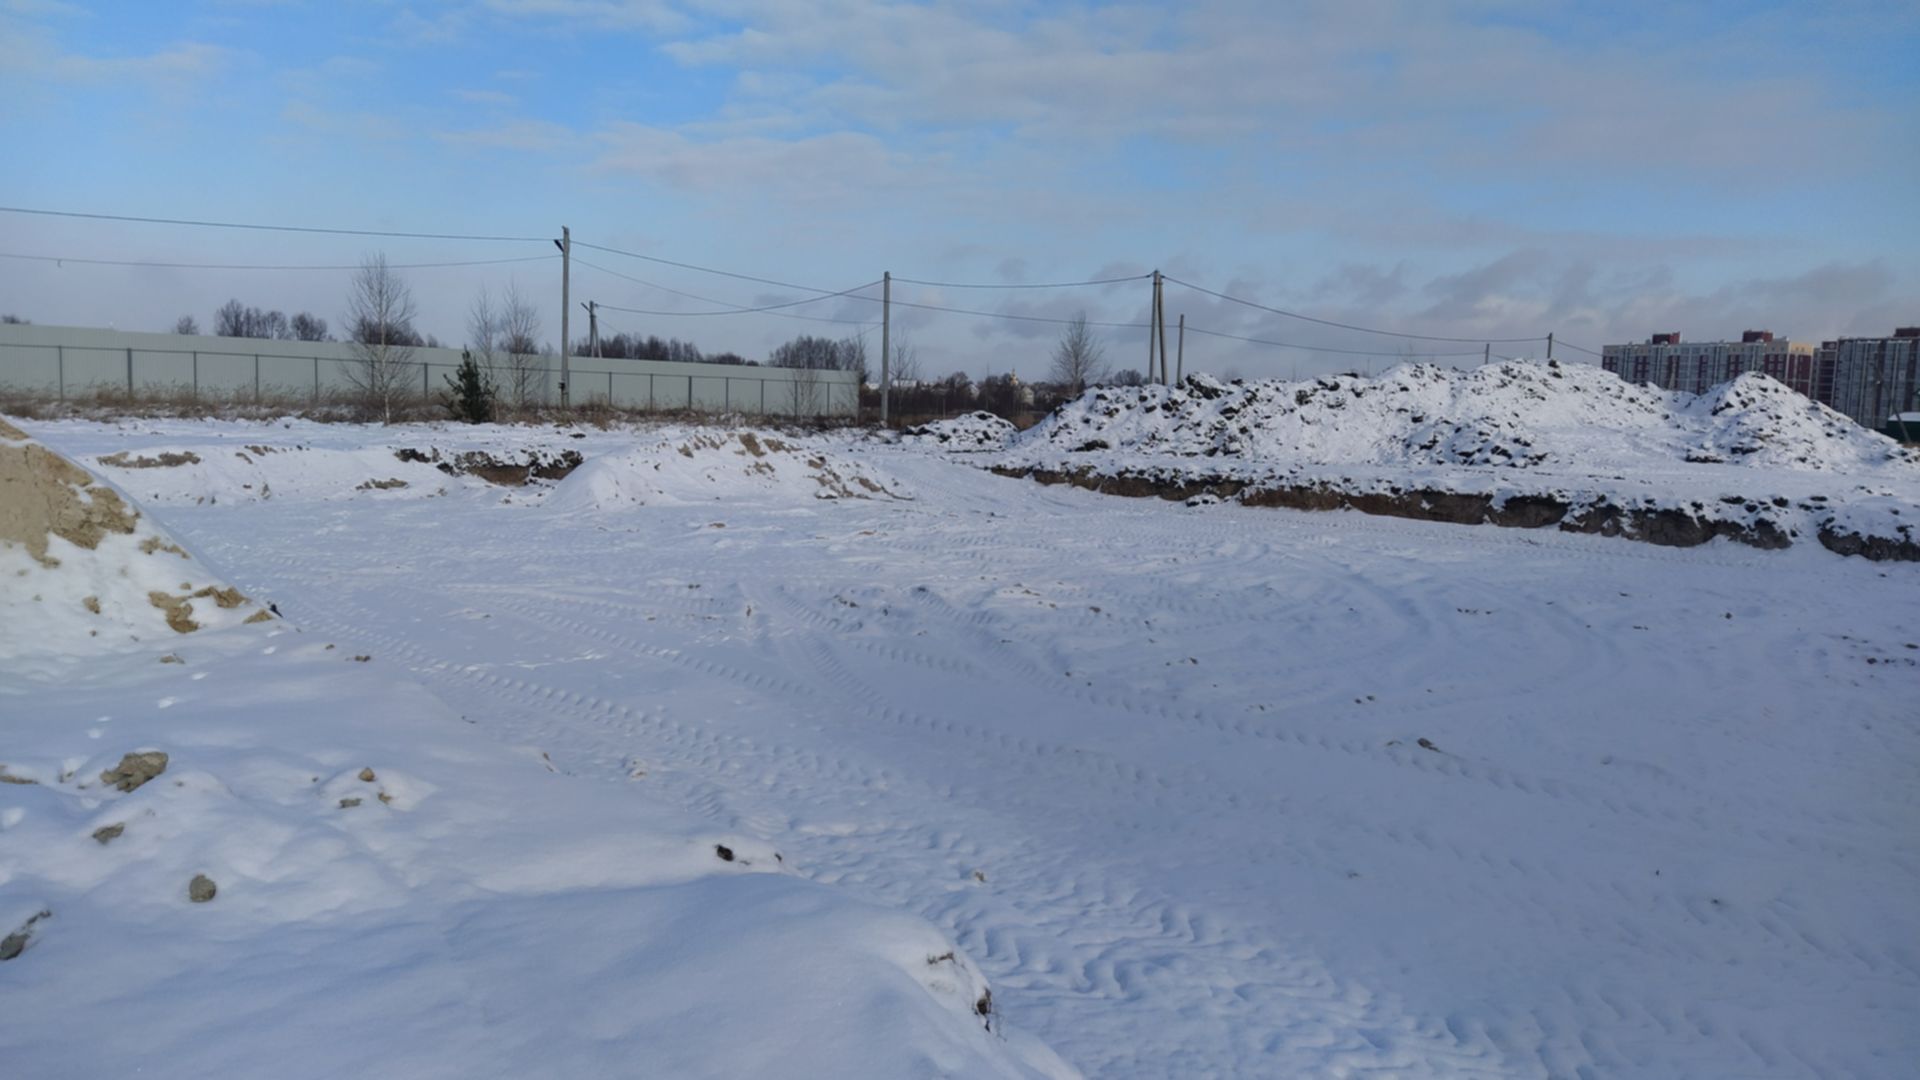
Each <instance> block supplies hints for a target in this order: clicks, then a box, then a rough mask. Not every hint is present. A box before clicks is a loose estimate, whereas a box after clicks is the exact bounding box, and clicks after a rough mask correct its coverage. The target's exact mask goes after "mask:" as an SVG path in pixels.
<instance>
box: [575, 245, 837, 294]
mask: <svg viewBox="0 0 1920 1080" xmlns="http://www.w3.org/2000/svg"><path fill="white" fill-rule="evenodd" d="M573 246H574V247H583V248H592V249H593V250H595V251H604V252H606V253H607V254H609V255H624V256H626V257H627V258H629V259H641V260H644V261H646V262H650V263H659V264H660V265H662V266H675V267H679V268H680V269H682V270H695V271H698V272H700V273H702V274H717V275H719V276H720V277H730V278H734V279H737V280H739V281H752V282H756V283H758V284H761V285H772V286H774V287H776V288H781V289H796V290H798V291H800V292H810V293H821V294H823V295H835V294H834V292H833V290H832V289H821V288H816V287H814V286H812V285H795V284H794V283H793V282H791V281H776V280H774V279H773V278H763V277H755V276H753V275H752V274H736V273H734V272H733V271H731V270H718V269H715V268H713V267H711V266H701V265H699V264H697V263H689V262H679V261H677V260H674V259H663V258H661V257H660V256H658V255H642V254H640V253H639V252H637V251H622V250H621V249H619V248H613V247H607V246H606V245H604V244H590V243H588V242H587V241H585V240H575V241H574V242H573Z"/></svg>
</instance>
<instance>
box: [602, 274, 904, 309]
mask: <svg viewBox="0 0 1920 1080" xmlns="http://www.w3.org/2000/svg"><path fill="white" fill-rule="evenodd" d="M878 284H880V283H879V282H877V281H868V282H864V283H862V284H859V285H855V286H854V287H853V288H851V289H842V290H840V291H839V292H836V293H828V294H827V295H825V296H809V297H807V298H806V299H804V300H789V301H787V302H785V303H782V304H765V305H762V306H760V307H727V308H723V309H721V310H719V311H648V310H644V309H642V308H630V307H620V306H618V305H615V304H601V305H600V306H601V307H603V308H606V309H607V310H608V311H624V312H626V313H627V314H629V315H671V316H679V317H688V316H695V315H757V314H761V313H763V312H772V311H780V310H782V309H783V308H790V307H799V306H800V305H801V304H817V303H819V302H821V301H822V300H834V299H838V298H839V297H842V296H847V295H849V294H851V293H853V292H855V291H857V290H859V289H871V288H872V287H874V286H875V285H878ZM857 299H861V300H867V299H871V298H870V297H865V296H862V297H858V298H857ZM707 302H708V303H711V304H717V303H719V302H720V301H718V300H709V301H707Z"/></svg>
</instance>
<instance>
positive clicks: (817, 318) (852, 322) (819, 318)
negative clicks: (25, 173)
mask: <svg viewBox="0 0 1920 1080" xmlns="http://www.w3.org/2000/svg"><path fill="white" fill-rule="evenodd" d="M573 261H574V263H576V264H577V265H580V266H584V267H586V268H588V269H589V270H594V271H597V272H599V273H602V274H606V275H608V276H610V277H617V278H620V279H621V280H623V281H631V282H633V283H634V284H635V285H644V286H646V287H647V288H649V289H658V290H659V291H661V292H664V293H671V294H673V295H674V296H681V297H685V298H687V299H688V300H698V301H700V302H701V303H703V304H719V305H721V306H722V307H733V308H734V310H732V311H724V312H684V311H666V312H653V311H643V310H641V309H639V308H616V307H615V306H614V305H612V304H601V305H600V306H601V307H604V308H607V309H609V310H618V311H624V312H627V313H629V314H639V315H666V316H672V315H695V314H713V315H737V314H744V313H746V312H747V311H748V310H750V309H748V308H744V307H736V306H734V305H729V304H728V303H727V302H726V301H725V300H716V299H714V298H713V297H711V296H701V295H699V294H698V293H690V292H683V291H681V290H679V289H673V288H668V287H667V286H665V285H662V284H660V283H658V282H654V281H648V280H646V279H645V278H637V277H634V276H633V275H631V274H623V273H621V272H620V271H618V270H609V269H607V268H606V267H604V266H600V265H598V264H595V263H590V262H588V261H586V260H585V259H581V258H577V257H576V258H575V259H574V260H573ZM868 287H870V286H867V285H859V286H855V288H856V289H864V288H868ZM829 298H830V297H828V296H817V297H812V298H811V300H825V299H829ZM859 299H863V300H864V299H868V298H867V297H860V298H859ZM807 302H811V301H810V300H809V301H798V303H807ZM781 306H782V305H773V306H771V307H766V308H761V309H759V310H760V311H761V312H762V313H764V314H768V315H778V316H780V317H782V318H787V319H805V320H807V321H809V322H828V323H839V324H842V325H846V326H868V325H871V323H869V322H863V321H861V320H859V319H835V318H829V317H827V316H824V315H803V314H801V313H799V312H796V311H781V310H778V308H779V307H781ZM786 306H791V305H786Z"/></svg>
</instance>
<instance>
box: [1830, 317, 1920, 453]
mask: <svg viewBox="0 0 1920 1080" xmlns="http://www.w3.org/2000/svg"><path fill="white" fill-rule="evenodd" d="M1814 365H1815V369H1816V376H1815V391H1816V392H1815V395H1814V396H1815V397H1816V398H1817V399H1818V400H1820V401H1824V402H1826V403H1827V404H1828V405H1831V406H1833V407H1834V408H1835V409H1837V410H1839V411H1840V412H1843V413H1846V414H1847V415H1848V416H1851V417H1853V419H1854V420H1855V421H1856V422H1858V423H1859V424H1860V425H1861V426H1862V427H1869V428H1873V429H1874V430H1876V431H1878V430H1879V429H1880V428H1881V427H1882V426H1883V425H1884V424H1885V423H1886V421H1887V418H1888V417H1890V416H1893V415H1895V414H1897V413H1905V412H1913V411H1916V410H1920V326H1903V327H1901V328H1899V329H1898V330H1895V331H1894V332H1893V336H1891V337H1860V338H1841V339H1839V340H1838V341H1823V342H1821V343H1820V348H1819V351H1818V353H1817V355H1816V358H1815V362H1814Z"/></svg>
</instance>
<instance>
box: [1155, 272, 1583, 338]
mask: <svg viewBox="0 0 1920 1080" xmlns="http://www.w3.org/2000/svg"><path fill="white" fill-rule="evenodd" d="M1161 280H1163V281H1170V282H1172V283H1173V284H1175V285H1179V286H1182V287H1184V288H1188V289H1192V290H1193V291H1195V292H1201V293H1206V294H1207V295H1208V296H1214V297H1218V298H1220V299H1222V300H1226V301H1230V302H1232V303H1235V304H1243V305H1245V306H1247V307H1250V308H1257V309H1259V310H1260V311H1265V312H1270V313H1272V314H1274V315H1284V316H1285V317H1287V318H1289V319H1299V320H1300V321H1301V322H1310V323H1317V324H1319V325H1321V326H1334V327H1338V328H1340V329H1342V330H1353V331H1357V332H1359V333H1362V334H1380V335H1383V336H1386V337H1397V338H1410V339H1413V340H1415V341H1451V342H1457V343H1460V344H1467V345H1471V344H1475V343H1479V344H1491V345H1515V344H1520V343H1523V342H1530V341H1545V340H1546V336H1545V335H1541V336H1539V337H1523V338H1484V337H1444V336H1441V335H1438V334H1410V333H1404V332H1402V331H1399V330H1381V329H1378V328H1375V327H1371V326H1357V325H1355V324H1353V323H1343V322H1335V321H1333V320H1332V319H1320V318H1315V317H1314V316H1312V315H1302V314H1300V313H1299V312H1297V311H1288V310H1286V309H1285V308H1277V307H1269V306H1268V305H1266V304H1261V303H1257V302H1255V301H1252V300H1247V299H1243V298H1241V297H1238V296H1230V295H1228V294H1227V293H1223V292H1216V291H1214V290H1212V289H1209V288H1207V287H1206V286H1204V285H1195V284H1194V283H1193V282H1191V281H1182V280H1180V279H1179V278H1176V277H1170V276H1168V275H1165V274H1162V275H1161Z"/></svg>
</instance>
